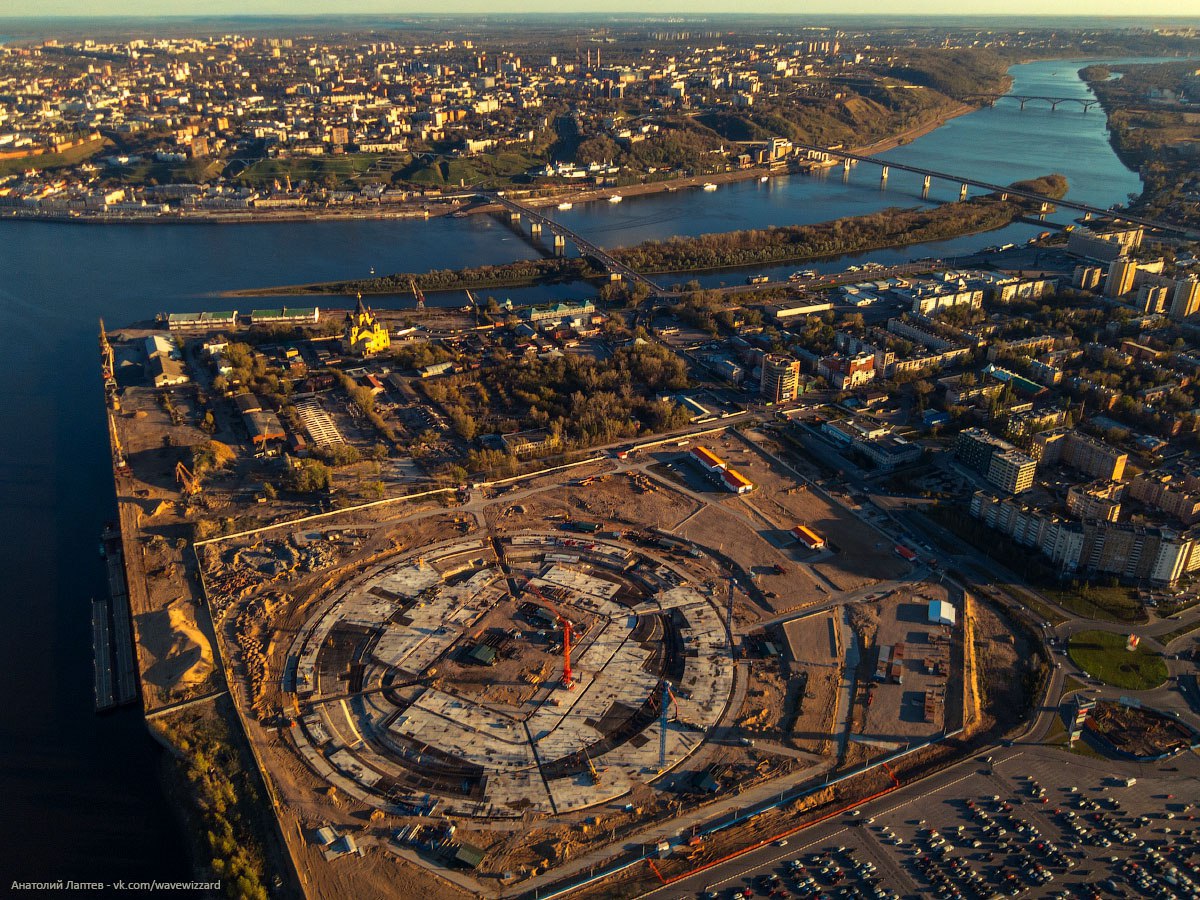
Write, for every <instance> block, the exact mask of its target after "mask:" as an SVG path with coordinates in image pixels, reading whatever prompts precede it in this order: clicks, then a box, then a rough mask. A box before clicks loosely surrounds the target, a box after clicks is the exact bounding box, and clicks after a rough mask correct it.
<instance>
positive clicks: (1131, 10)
mask: <svg viewBox="0 0 1200 900" xmlns="http://www.w3.org/2000/svg"><path fill="white" fill-rule="evenodd" d="M568 11H569V12H596V13H618V14H628V13H640V14H643V15H647V14H670V13H678V14H691V15H696V14H719V13H739V14H743V15H744V14H746V13H747V12H754V13H763V14H768V15H769V14H782V15H798V14H799V15H814V14H830V15H831V16H835V15H838V14H841V15H843V16H844V15H853V16H863V15H871V14H878V15H890V16H895V15H906V14H912V15H952V16H966V15H973V14H974V15H990V16H995V15H1014V16H1033V15H1053V16H1129V15H1139V16H1167V17H1172V18H1176V19H1184V18H1188V19H1196V18H1200V2H1194V0H1141V2H1139V3H1137V4H1136V5H1134V4H1131V3H1130V2H1129V0H967V2H966V3H964V2H963V0H758V2H756V3H754V4H746V3H745V2H742V0H568V2H567V3H565V4H564V2H563V0H440V2H438V3H437V4H436V5H431V4H430V3H429V2H427V0H425V2H413V0H3V2H0V18H6V17H26V16H28V17H37V18H41V17H46V16H79V17H87V18H91V17H97V16H130V17H149V16H236V15H278V16H306V15H353V14H356V13H363V14H392V15H412V14H429V13H440V14H454V13H464V14H467V13H491V14H497V13H516V12H529V13H539V12H542V13H545V12H552V13H560V14H561V13H564V12H568Z"/></svg>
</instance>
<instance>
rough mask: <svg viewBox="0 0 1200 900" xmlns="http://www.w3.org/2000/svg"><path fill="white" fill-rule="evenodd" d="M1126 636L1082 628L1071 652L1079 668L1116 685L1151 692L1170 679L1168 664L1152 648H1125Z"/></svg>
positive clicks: (1069, 649)
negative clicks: (1168, 677)
mask: <svg viewBox="0 0 1200 900" xmlns="http://www.w3.org/2000/svg"><path fill="white" fill-rule="evenodd" d="M1125 640H1126V638H1125V635H1123V634H1116V633H1113V632H1109V631H1081V632H1079V633H1078V634H1075V635H1072V637H1071V641H1070V643H1069V644H1068V645H1067V653H1068V654H1069V655H1070V657H1071V660H1072V661H1073V662H1074V663H1075V665H1077V666H1079V668H1081V669H1083V670H1084V671H1085V672H1088V673H1090V674H1091V675H1092V676H1093V677H1095V678H1099V679H1100V680H1101V681H1103V682H1105V683H1106V684H1111V685H1112V686H1113V687H1119V688H1125V689H1126V690H1130V691H1147V690H1150V689H1151V688H1156V687H1158V686H1159V685H1161V684H1162V683H1163V682H1165V681H1166V680H1167V664H1166V663H1165V662H1164V661H1163V659H1162V657H1161V656H1159V655H1158V654H1156V653H1151V652H1150V651H1148V650H1144V649H1142V648H1140V647H1139V648H1138V649H1137V650H1133V651H1129V650H1126V649H1125Z"/></svg>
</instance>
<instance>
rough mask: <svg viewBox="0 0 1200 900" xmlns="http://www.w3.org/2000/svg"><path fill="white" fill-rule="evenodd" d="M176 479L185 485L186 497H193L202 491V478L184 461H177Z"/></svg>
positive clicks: (184, 493)
mask: <svg viewBox="0 0 1200 900" xmlns="http://www.w3.org/2000/svg"><path fill="white" fill-rule="evenodd" d="M175 480H176V481H177V482H178V483H179V484H180V486H182V487H183V495H184V496H185V497H193V496H195V495H196V494H198V493H200V490H201V488H200V479H199V478H197V477H196V476H195V475H193V474H192V470H191V469H189V468H188V467H187V466H185V465H184V464H183V463H182V462H177V463H175Z"/></svg>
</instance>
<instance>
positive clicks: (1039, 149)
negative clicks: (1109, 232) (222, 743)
mask: <svg viewBox="0 0 1200 900" xmlns="http://www.w3.org/2000/svg"><path fill="white" fill-rule="evenodd" d="M1082 64H1083V63H1081V62H1064V61H1058V62H1039V63H1032V64H1029V65H1022V66H1016V67H1014V69H1013V76H1014V79H1015V84H1014V90H1015V91H1016V92H1025V93H1037V94H1047V95H1054V96H1072V95H1076V94H1078V95H1081V96H1082V95H1086V94H1087V88H1086V87H1085V86H1084V85H1083V84H1081V83H1080V82H1079V81H1078V79H1077V78H1076V75H1075V72H1076V70H1077V69H1078V68H1079V67H1080V66H1081V65H1082ZM886 155H887V156H888V157H890V158H892V159H895V160H897V161H903V162H911V163H916V164H920V165H926V166H929V167H931V168H934V169H939V170H944V171H948V172H953V173H956V174H961V175H966V176H974V177H976V178H979V179H982V180H986V181H990V182H994V183H996V182H998V183H1007V182H1010V181H1014V180H1016V179H1020V178H1028V177H1034V176H1038V175H1043V174H1046V173H1049V172H1054V171H1058V172H1062V173H1064V174H1065V175H1067V177H1068V178H1069V179H1070V183H1071V189H1070V196H1071V197H1072V198H1075V199H1079V200H1085V201H1088V202H1091V203H1094V204H1096V205H1099V206H1108V205H1110V204H1112V203H1117V202H1123V201H1124V200H1125V199H1126V196H1127V195H1128V194H1129V193H1131V192H1135V191H1137V190H1138V189H1139V184H1138V179H1137V176H1136V175H1135V174H1133V173H1131V172H1129V171H1128V170H1127V169H1125V168H1124V166H1122V165H1121V163H1120V162H1119V161H1118V160H1117V158H1116V156H1115V155H1114V154H1113V152H1112V150H1111V149H1110V147H1109V145H1108V142H1107V138H1106V132H1105V124H1104V114H1103V112H1102V111H1100V110H1099V109H1093V110H1092V111H1091V112H1089V113H1087V114H1083V113H1081V112H1079V111H1078V110H1073V109H1071V108H1070V107H1060V108H1059V109H1058V110H1057V111H1056V112H1050V111H1049V110H1048V109H1036V108H1027V109H1026V110H1025V111H1023V112H1022V111H1020V110H1019V109H1018V107H1017V105H1016V104H1015V103H1012V104H1009V103H1007V102H1005V103H1001V104H998V105H997V106H995V107H994V108H989V109H983V110H980V111H978V112H975V113H971V114H969V115H967V116H963V117H960V118H957V119H954V120H952V121H950V122H949V123H947V124H946V125H945V126H944V127H943V128H940V129H938V130H937V131H935V132H933V133H931V134H928V135H926V136H924V137H921V138H919V139H917V140H915V141H913V142H912V143H910V144H908V145H906V146H903V147H900V148H897V149H896V150H892V151H889V152H888V153H887V154H886ZM919 191H920V184H919V183H918V182H915V181H914V180H912V179H908V178H906V177H905V176H904V175H903V173H899V172H894V173H893V174H892V177H891V179H890V183H889V185H888V189H887V191H882V192H881V191H880V190H879V187H878V170H877V169H875V168H874V167H870V166H862V167H860V168H859V169H858V170H857V171H855V172H854V173H853V175H852V176H851V179H850V183H849V184H847V185H844V184H842V181H841V178H840V172H835V173H833V174H830V175H828V176H826V177H823V178H816V177H803V176H797V177H793V178H785V179H774V180H772V181H770V182H767V183H764V184H760V183H758V182H754V181H750V182H740V183H736V184H730V185H723V186H722V187H721V188H720V190H718V191H716V192H711V193H706V192H702V191H681V192H676V193H671V194H666V193H664V194H658V195H652V196H647V197H639V198H630V199H629V200H626V201H625V202H624V203H621V204H616V205H612V204H607V203H598V204H587V205H580V206H578V207H576V208H575V209H573V210H570V211H569V212H565V213H562V214H561V215H562V217H563V219H564V221H566V222H568V223H569V224H570V225H571V226H572V227H574V228H577V229H578V230H579V231H580V232H582V233H583V234H585V235H587V236H589V237H592V238H593V239H595V240H596V241H598V242H599V243H601V244H603V245H605V246H616V245H618V244H629V243H634V242H636V241H639V240H643V239H646V238H662V237H667V236H670V235H672V234H684V235H691V234H700V233H705V232H712V231H724V230H729V229H733V228H749V227H765V226H769V225H784V224H793V223H802V222H817V221H823V220H827V219H833V218H837V217H840V216H848V215H856V214H860V213H865V212H871V211H874V210H878V209H881V208H884V207H887V206H891V205H900V206H912V205H916V204H918V203H920V202H921V201H920V198H919ZM949 191H954V193H955V195H956V192H957V188H956V187H955V188H950V187H948V186H936V185H935V188H934V194H933V197H934V199H950V196H951V195H950V193H948V192H949ZM1035 230H1036V229H1034V228H1032V227H1030V226H1025V225H1014V226H1010V227H1009V228H1006V229H1003V230H1002V231H998V232H992V233H989V234H985V235H977V236H972V237H965V238H961V239H958V240H954V241H946V242H942V243H939V244H936V245H925V246H923V247H920V248H915V249H914V248H907V249H903V250H898V251H882V252H876V253H869V254H865V255H864V256H865V258H870V259H876V260H878V261H880V262H890V261H896V260H900V259H907V258H909V257H910V256H924V255H940V256H946V255H952V254H955V253H963V252H969V251H971V250H974V249H978V248H980V247H982V246H984V245H988V244H994V243H1002V242H1005V241H1009V240H1019V239H1024V238H1026V237H1028V236H1029V235H1030V234H1032V233H1034V231H1035ZM533 255H534V251H533V250H532V248H530V247H529V246H528V244H527V243H526V242H525V241H523V240H522V239H520V238H519V237H517V236H516V235H514V234H513V233H512V231H511V230H509V229H508V228H507V227H506V226H505V225H504V224H502V223H499V222H497V221H495V220H493V219H490V218H487V217H479V216H475V217H470V218H465V219H450V218H443V219H437V220H431V221H428V222H419V221H353V222H316V223H288V224H271V225H179V226H154V225H128V226H124V225H120V226H118V225H114V226H83V225H69V224H54V223H39V222H14V221H0V263H2V266H0V271H2V272H3V273H4V278H3V281H2V282H0V360H3V366H4V371H5V372H7V375H6V377H5V378H4V380H3V382H2V383H0V425H2V427H0V433H3V434H7V435H8V438H7V439H6V440H5V447H4V450H5V454H4V457H3V460H2V462H0V509H2V513H3V514H2V517H0V563H2V566H3V568H2V569H0V571H2V572H3V577H4V579H5V581H6V583H7V585H8V587H7V588H6V590H5V591H4V602H3V603H2V604H0V673H2V676H3V682H4V683H5V684H7V685H9V687H8V688H7V690H6V694H5V697H4V702H3V704H2V705H0V710H2V711H0V796H3V798H4V799H3V803H2V804H0V808H2V809H3V810H4V813H3V815H0V848H2V849H0V860H2V862H0V881H4V882H5V883H7V881H11V880H12V879H21V880H35V879H36V880H40V879H47V878H59V877H62V878H83V879H102V878H108V879H115V878H131V877H137V878H150V877H163V878H178V877H180V876H181V875H183V874H184V873H185V871H186V869H185V866H186V861H185V849H184V848H185V841H184V838H183V836H182V835H181V834H180V831H179V829H178V828H177V827H176V826H175V824H174V820H173V817H172V815H171V811H170V806H169V803H168V800H167V799H166V798H165V797H164V795H163V792H162V790H161V788H160V786H159V784H158V781H157V779H156V777H155V772H156V763H157V760H158V758H159V757H158V753H159V751H158V749H157V745H155V744H154V743H153V742H152V741H151V739H150V738H149V737H148V736H147V734H146V731H145V729H144V727H143V725H142V723H141V720H140V717H139V716H138V714H137V713H136V712H134V711H132V710H126V711H123V712H119V713H117V714H114V715H108V716H104V717H97V716H95V715H94V714H93V711H92V709H93V706H92V703H93V701H92V677H91V672H92V647H91V626H90V610H91V607H90V604H89V602H88V601H89V598H90V597H91V596H93V595H95V594H97V593H98V592H100V591H102V590H104V589H105V586H104V580H103V573H102V568H101V564H100V560H99V558H98V555H97V549H96V547H97V540H98V536H99V533H100V529H101V526H102V524H103V522H104V521H105V520H106V519H109V518H111V517H112V516H113V504H114V500H113V490H112V482H111V477H110V469H109V458H108V450H107V443H106V438H105V430H104V418H103V412H102V396H101V389H100V381H99V370H98V359H97V351H96V323H97V319H98V318H99V317H100V316H104V317H105V318H106V319H107V321H108V323H109V324H110V325H121V324H123V323H128V322H130V321H133V320H137V319H144V318H147V317H149V316H151V315H153V314H154V313H156V312H159V311H163V310H172V311H183V310H192V309H197V308H213V309H215V308H230V307H231V306H235V305H236V304H235V303H234V302H233V301H231V300H227V299H224V298H221V297H219V296H218V294H219V292H221V291H224V290H228V289H232V288H239V287H252V286H266V285H273V284H282V283H296V282H307V281H321V280H333V279H343V278H352V277H354V278H356V277H365V276H366V275H367V274H368V273H369V271H370V269H371V268H372V267H374V268H375V269H376V270H377V271H378V272H380V273H383V272H391V271H412V270H423V269H427V268H452V267H457V266H463V265H468V264H478V263H497V262H504V261H507V260H511V259H516V258H526V257H530V256H533ZM837 265H838V264H836V263H823V264H821V265H819V266H817V268H822V269H830V268H834V267H836V266H837ZM791 268H793V267H780V268H779V269H778V270H772V271H778V272H779V273H780V274H782V273H784V272H786V271H790V269H791ZM726 279H728V280H731V281H737V280H742V279H744V273H741V275H740V276H739V275H736V274H735V275H731V274H729V273H724V274H719V275H710V276H706V277H705V278H704V279H702V280H704V281H705V282H706V283H709V284H713V283H718V282H720V281H721V280H726ZM589 290H590V289H589V288H587V287H585V286H579V289H578V290H572V291H566V290H564V288H562V287H544V288H536V289H527V290H519V291H511V292H509V291H505V292H500V291H497V292H496V293H497V294H498V295H500V296H511V297H512V298H513V299H514V301H516V302H530V301H533V300H543V299H549V298H551V297H563V296H571V295H578V294H579V293H580V292H584V291H589ZM385 302H386V301H385ZM393 302H394V303H408V302H411V301H409V300H407V299H403V298H395V299H394V301H393ZM431 302H443V303H455V304H457V303H461V302H462V297H461V295H442V296H439V297H436V299H435V298H431ZM243 305H244V304H243Z"/></svg>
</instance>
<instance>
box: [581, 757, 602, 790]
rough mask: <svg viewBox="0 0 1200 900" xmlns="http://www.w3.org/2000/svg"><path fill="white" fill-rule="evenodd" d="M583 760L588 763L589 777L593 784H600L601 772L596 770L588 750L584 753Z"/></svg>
mask: <svg viewBox="0 0 1200 900" xmlns="http://www.w3.org/2000/svg"><path fill="white" fill-rule="evenodd" d="M583 758H584V760H585V761H586V762H587V767H588V775H589V776H591V779H592V784H599V783H600V771H599V770H598V769H597V768H596V764H595V763H594V762H592V758H591V757H590V756H588V752H587V751H586V750H584V751H583Z"/></svg>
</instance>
